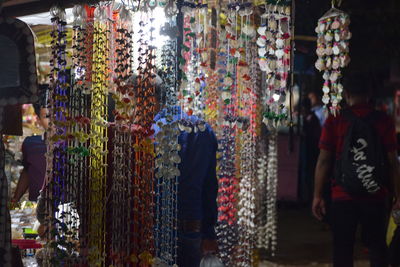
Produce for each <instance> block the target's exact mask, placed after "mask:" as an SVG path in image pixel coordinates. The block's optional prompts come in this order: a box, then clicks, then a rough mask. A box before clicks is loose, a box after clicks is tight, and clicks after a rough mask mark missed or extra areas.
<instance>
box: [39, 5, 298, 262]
mask: <svg viewBox="0 0 400 267" xmlns="http://www.w3.org/2000/svg"><path fill="white" fill-rule="evenodd" d="M278 2H279V1H278ZM288 3H289V4H290V1H282V3H279V4H277V3H275V1H274V3H269V1H267V2H265V3H264V2H263V3H262V5H260V4H254V3H252V2H229V3H224V4H223V5H220V6H213V5H210V4H208V3H207V2H198V1H196V2H180V3H179V4H178V6H177V3H176V2H175V1H142V2H133V1H127V3H124V5H116V4H114V3H113V4H111V3H109V2H104V3H101V4H97V5H96V6H88V5H78V6H75V7H74V9H73V14H74V21H73V25H72V26H73V28H72V31H73V44H72V47H67V41H66V31H67V23H66V18H65V11H64V10H63V9H60V8H53V9H52V10H51V14H52V17H53V19H52V22H53V31H52V34H51V37H52V40H53V41H52V60H51V66H52V72H51V84H52V87H51V93H50V97H49V117H50V121H51V127H49V130H48V132H47V147H48V151H47V176H46V190H45V191H44V192H45V197H44V198H45V199H46V208H47V213H48V216H47V226H48V234H47V239H48V242H47V246H46V252H45V262H44V264H45V266H58V265H60V266H61V265H62V266H127V265H129V266H177V265H176V263H177V237H178V234H177V229H178V219H177V214H178V211H177V195H178V177H179V176H180V171H179V164H180V163H181V158H180V156H179V155H180V154H179V151H180V149H181V146H180V144H179V143H178V137H179V135H180V133H181V132H183V131H186V132H189V133H190V132H202V131H205V129H206V127H207V124H209V125H210V126H211V127H212V128H213V130H214V132H215V134H216V136H217V139H218V143H219V146H218V147H219V148H218V166H217V174H218V183H219V190H218V199H217V200H218V224H217V227H216V230H217V236H218V242H219V248H220V249H219V256H220V257H221V259H222V260H223V261H224V263H225V265H226V266H252V265H253V264H256V262H257V257H256V256H255V253H254V252H255V250H256V249H257V248H265V249H267V250H269V251H271V252H272V253H273V252H274V251H275V249H276V239H277V238H276V189H277V156H278V151H277V127H278V126H279V125H282V124H284V123H285V122H286V120H287V119H288V114H287V113H288V108H287V106H285V99H286V96H287V95H288V94H289V89H290V85H289V84H290V79H289V76H290V75H289V74H290V71H291V62H292V61H291V57H292V38H291V37H292V21H291V8H290V6H287V5H286V4H288ZM160 8H162V9H164V11H165V14H166V19H167V23H166V24H165V25H163V26H162V27H161V34H163V35H166V36H169V37H170V38H169V40H167V41H166V42H165V43H164V44H163V46H157V45H158V44H157V43H156V42H157V40H155V36H156V33H155V29H156V28H157V27H158V26H159V25H156V23H155V10H156V9H160ZM179 10H181V13H179ZM260 10H261V13H262V15H260ZM132 11H135V12H132ZM263 12H264V13H263ZM179 16H181V17H179ZM135 21H137V22H138V23H137V25H136V24H135ZM179 21H181V22H182V23H181V24H182V25H181V26H182V31H181V32H179V30H178V29H179V27H178V25H179ZM260 21H261V22H260ZM134 24H135V25H134ZM67 50H71V53H70V54H69V53H67ZM69 55H71V57H70V58H68V57H69ZM156 86H161V87H162V90H161V91H162V93H161V95H160V93H159V92H158V91H159V90H156ZM111 99H112V102H113V103H115V107H112V106H111V105H109V104H108V102H109V101H110V100H111ZM157 102H161V103H159V104H161V105H163V106H164V107H165V109H163V111H162V112H164V113H165V114H163V115H165V116H164V117H165V120H164V119H163V120H156V119H155V117H156V116H157V114H156V112H157V110H156V108H157V107H156V106H157ZM190 116H196V117H197V118H198V119H196V120H193V119H191V117H190ZM110 118H114V119H113V120H111V119H110ZM155 121H157V123H155ZM263 122H264V124H265V125H266V126H267V127H268V132H269V138H268V140H267V139H266V137H265V136H264V135H262V131H261V128H262V126H263V125H264V124H263ZM155 128H157V129H158V131H155ZM155 133H156V134H155Z"/></svg>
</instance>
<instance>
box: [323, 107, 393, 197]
mask: <svg viewBox="0 0 400 267" xmlns="http://www.w3.org/2000/svg"><path fill="white" fill-rule="evenodd" d="M351 110H352V111H353V112H354V114H356V115H357V116H360V117H365V116H367V115H368V114H369V113H371V112H372V111H374V108H373V106H371V105H368V104H359V105H354V106H352V107H351ZM379 114H380V115H379V118H378V119H377V120H376V122H375V124H374V127H375V129H376V131H377V133H378V135H379V136H380V137H381V142H382V144H383V146H384V148H385V151H386V152H387V153H389V152H393V151H396V149H397V139H396V129H395V125H394V121H393V118H392V117H390V116H388V115H387V114H385V113H383V112H382V113H379ZM349 125H350V122H349V121H348V120H347V119H346V118H344V116H342V115H337V116H336V117H334V116H333V115H330V116H329V117H328V119H327V120H326V122H325V124H324V127H323V129H322V134H321V138H320V142H319V148H320V149H322V150H327V151H329V152H332V153H335V155H336V159H338V158H339V157H340V154H341V152H342V149H343V144H344V138H345V135H346V132H347V129H348V127H349ZM387 194H388V190H387V189H386V188H384V189H382V190H381V191H379V192H377V193H376V194H375V195H371V196H368V197H362V198H360V197H357V198H356V197H354V196H351V195H350V194H348V193H347V192H346V191H345V190H344V189H343V187H341V186H339V185H337V184H336V183H335V180H334V179H333V177H332V200H354V199H363V200H364V199H368V200H375V199H376V200H380V199H383V198H384V197H385V196H386V195H387Z"/></svg>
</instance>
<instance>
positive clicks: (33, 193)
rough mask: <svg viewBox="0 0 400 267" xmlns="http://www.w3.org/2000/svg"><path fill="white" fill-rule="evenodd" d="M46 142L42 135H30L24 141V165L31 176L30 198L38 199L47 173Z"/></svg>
mask: <svg viewBox="0 0 400 267" xmlns="http://www.w3.org/2000/svg"><path fill="white" fill-rule="evenodd" d="M46 150H47V147H46V142H45V141H44V139H43V137H42V136H41V135H35V136H28V137H26V138H25V140H24V142H23V143H22V157H23V159H22V165H23V166H24V168H25V171H26V172H27V174H28V178H29V200H30V201H36V200H37V198H38V196H39V191H40V189H41V188H42V185H43V181H44V176H45V175H46V157H45V154H46Z"/></svg>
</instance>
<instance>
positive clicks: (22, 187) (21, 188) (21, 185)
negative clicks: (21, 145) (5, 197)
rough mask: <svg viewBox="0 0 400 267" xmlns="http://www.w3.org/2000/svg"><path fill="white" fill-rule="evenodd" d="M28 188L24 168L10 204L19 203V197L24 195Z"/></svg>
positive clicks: (26, 174) (27, 179) (27, 178)
mask: <svg viewBox="0 0 400 267" xmlns="http://www.w3.org/2000/svg"><path fill="white" fill-rule="evenodd" d="M28 187H29V177H28V172H27V170H26V168H24V169H23V170H22V172H21V175H20V177H19V180H18V183H17V187H16V189H15V192H14V196H13V198H12V202H19V201H20V199H21V197H22V196H23V195H24V194H25V193H26V191H27V190H28Z"/></svg>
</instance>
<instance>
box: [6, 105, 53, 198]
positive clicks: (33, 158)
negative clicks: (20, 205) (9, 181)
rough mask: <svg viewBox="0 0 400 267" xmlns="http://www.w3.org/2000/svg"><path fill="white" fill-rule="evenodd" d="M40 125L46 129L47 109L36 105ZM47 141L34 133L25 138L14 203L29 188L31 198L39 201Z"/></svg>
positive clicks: (44, 168) (44, 170) (44, 172)
mask: <svg viewBox="0 0 400 267" xmlns="http://www.w3.org/2000/svg"><path fill="white" fill-rule="evenodd" d="M34 109H35V113H36V115H37V117H38V122H39V125H40V126H41V127H42V128H43V131H45V130H46V129H47V127H48V124H49V121H48V118H47V109H46V108H43V107H42V106H41V105H36V104H35V105H34ZM45 154H46V143H45V140H44V134H43V135H32V136H28V137H26V138H25V140H24V142H23V143H22V165H23V166H24V169H23V170H22V172H21V176H20V178H19V180H18V183H17V187H16V189H15V192H14V196H13V198H12V200H11V201H12V202H13V203H17V202H19V201H20V199H21V197H22V196H23V195H24V194H25V193H26V192H27V191H28V189H29V200H30V201H37V198H38V196H39V191H40V189H41V188H42V185H43V181H44V176H45V174H46V158H45Z"/></svg>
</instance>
